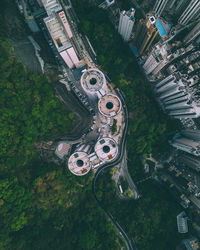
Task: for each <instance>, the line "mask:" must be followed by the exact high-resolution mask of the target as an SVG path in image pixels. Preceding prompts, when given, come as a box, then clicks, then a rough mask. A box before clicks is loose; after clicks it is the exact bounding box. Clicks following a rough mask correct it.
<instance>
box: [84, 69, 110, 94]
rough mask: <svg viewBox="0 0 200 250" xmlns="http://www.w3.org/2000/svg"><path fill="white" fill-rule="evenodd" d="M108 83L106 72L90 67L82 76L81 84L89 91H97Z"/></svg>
mask: <svg viewBox="0 0 200 250" xmlns="http://www.w3.org/2000/svg"><path fill="white" fill-rule="evenodd" d="M105 83H106V79H105V76H104V74H103V73H102V72H101V71H100V70H98V69H94V68H93V69H88V70H86V71H85V72H84V73H83V74H82V76H81V86H82V87H83V89H84V90H85V91H87V92H96V91H98V90H100V89H101V88H102V87H103V85H104V84H105Z"/></svg>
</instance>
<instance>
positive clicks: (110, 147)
mask: <svg viewBox="0 0 200 250" xmlns="http://www.w3.org/2000/svg"><path fill="white" fill-rule="evenodd" d="M94 150H95V153H96V155H97V156H98V158H99V159H100V160H102V161H112V160H114V159H115V157H116V156H117V154H118V145H117V143H116V142H115V141H114V140H113V139H111V138H108V137H104V138H101V139H100V140H98V141H97V143H96V145H95V148H94Z"/></svg>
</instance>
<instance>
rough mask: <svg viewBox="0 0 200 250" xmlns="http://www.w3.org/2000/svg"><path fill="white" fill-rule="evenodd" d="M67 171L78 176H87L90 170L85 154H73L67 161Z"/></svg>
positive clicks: (88, 160)
mask: <svg viewBox="0 0 200 250" xmlns="http://www.w3.org/2000/svg"><path fill="white" fill-rule="evenodd" d="M68 168H69V170H70V171H71V172H72V173H73V174H75V175H78V176H82V175H85V174H87V173H88V172H89V171H90V169H91V164H90V159H89V157H88V154H87V153H85V152H75V153H73V154H72V155H71V156H70V158H69V160H68Z"/></svg>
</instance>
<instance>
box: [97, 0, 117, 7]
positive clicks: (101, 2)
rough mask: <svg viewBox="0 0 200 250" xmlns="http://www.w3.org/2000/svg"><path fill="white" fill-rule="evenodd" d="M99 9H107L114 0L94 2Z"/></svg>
mask: <svg viewBox="0 0 200 250" xmlns="http://www.w3.org/2000/svg"><path fill="white" fill-rule="evenodd" d="M95 2H96V4H97V5H98V7H99V8H103V9H107V8H109V7H110V6H111V5H113V4H114V3H115V0H95Z"/></svg>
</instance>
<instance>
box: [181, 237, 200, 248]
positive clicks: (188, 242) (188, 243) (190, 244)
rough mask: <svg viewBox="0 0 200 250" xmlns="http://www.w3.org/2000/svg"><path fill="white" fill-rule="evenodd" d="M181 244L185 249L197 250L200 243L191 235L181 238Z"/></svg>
mask: <svg viewBox="0 0 200 250" xmlns="http://www.w3.org/2000/svg"><path fill="white" fill-rule="evenodd" d="M183 244H184V245H185V247H186V249H187V250H199V249H200V243H199V241H198V239H197V238H195V237H191V238H189V239H185V240H183Z"/></svg>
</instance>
